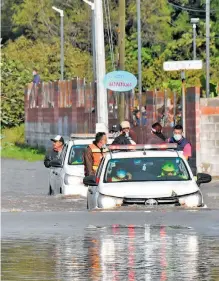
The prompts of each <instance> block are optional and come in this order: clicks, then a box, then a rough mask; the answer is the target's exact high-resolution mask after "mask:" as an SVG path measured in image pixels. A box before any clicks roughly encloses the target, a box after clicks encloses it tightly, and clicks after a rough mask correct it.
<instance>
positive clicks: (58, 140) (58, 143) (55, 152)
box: [44, 135, 65, 168]
mask: <svg viewBox="0 0 219 281" xmlns="http://www.w3.org/2000/svg"><path fill="white" fill-rule="evenodd" d="M51 141H52V142H53V149H52V150H49V151H48V152H47V153H46V156H45V159H44V165H45V167H46V168H50V167H51V165H50V162H51V161H52V160H54V159H58V158H59V156H60V154H61V152H62V149H63V147H64V143H65V142H64V139H63V137H62V136H60V135H57V136H56V137H55V138H54V139H51Z"/></svg>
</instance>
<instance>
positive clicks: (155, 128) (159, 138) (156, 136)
mask: <svg viewBox="0 0 219 281" xmlns="http://www.w3.org/2000/svg"><path fill="white" fill-rule="evenodd" d="M165 141H166V137H165V136H164V135H163V133H162V126H161V125H160V123H158V122H156V123H154V124H153V125H152V126H151V135H150V136H149V138H148V139H147V144H161V143H164V142H165Z"/></svg>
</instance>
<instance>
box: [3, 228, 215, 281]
mask: <svg viewBox="0 0 219 281" xmlns="http://www.w3.org/2000/svg"><path fill="white" fill-rule="evenodd" d="M218 278H219V238H216V237H209V238H208V237H201V236H198V235H197V234H196V233H195V232H194V231H193V230H191V229H186V228H184V229H183V228H174V227H165V226H153V227H151V226H150V225H145V226H143V227H137V226H132V225H129V226H127V227H124V226H123V227H122V226H119V225H113V226H112V227H105V228H87V229H86V230H85V233H84V235H83V237H69V238H63V237H53V238H51V239H49V240H42V239H38V240H37V239H36V240H16V241H15V240H7V241H6V240H4V241H2V280H5V281H6V280H7V281H11V280H17V281H20V280H48V281H49V280H65V281H79V280H88V281H94V280H95V281H120V280H122V281H123V280H128V281H135V280H142V281H143V280H144V281H153V280H156V281H157V280H160V281H166V280H170V281H171V280H190V281H192V280H202V281H204V280H215V281H216V280H218Z"/></svg>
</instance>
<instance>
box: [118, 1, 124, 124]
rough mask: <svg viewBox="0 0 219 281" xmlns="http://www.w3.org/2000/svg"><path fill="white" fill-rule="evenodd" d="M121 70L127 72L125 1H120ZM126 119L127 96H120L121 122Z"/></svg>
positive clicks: (121, 94) (122, 94)
mask: <svg viewBox="0 0 219 281" xmlns="http://www.w3.org/2000/svg"><path fill="white" fill-rule="evenodd" d="M119 69H120V70H125V0H119ZM124 119H125V94H124V93H120V96H119V121H120V122H122V121H123V120H124Z"/></svg>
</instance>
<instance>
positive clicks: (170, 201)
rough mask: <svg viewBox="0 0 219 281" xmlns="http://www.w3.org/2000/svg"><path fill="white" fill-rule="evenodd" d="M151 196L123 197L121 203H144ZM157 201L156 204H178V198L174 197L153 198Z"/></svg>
mask: <svg viewBox="0 0 219 281" xmlns="http://www.w3.org/2000/svg"><path fill="white" fill-rule="evenodd" d="M148 199H151V198H124V199H123V205H132V204H139V205H141V204H142V205H145V202H146V201H147V200H148ZM153 199H155V200H156V201H157V202H158V205H163V204H179V200H178V198H176V197H163V198H153Z"/></svg>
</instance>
